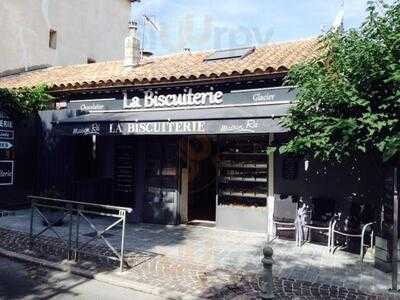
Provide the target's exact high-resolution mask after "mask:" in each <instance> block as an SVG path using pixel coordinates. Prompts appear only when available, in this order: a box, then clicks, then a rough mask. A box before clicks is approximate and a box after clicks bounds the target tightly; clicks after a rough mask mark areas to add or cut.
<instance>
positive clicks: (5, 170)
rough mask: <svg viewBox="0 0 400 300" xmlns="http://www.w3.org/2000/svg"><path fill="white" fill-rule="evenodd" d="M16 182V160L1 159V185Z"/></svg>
mask: <svg viewBox="0 0 400 300" xmlns="http://www.w3.org/2000/svg"><path fill="white" fill-rule="evenodd" d="M13 184H14V161H12V160H0V185H13Z"/></svg>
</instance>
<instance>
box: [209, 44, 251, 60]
mask: <svg viewBox="0 0 400 300" xmlns="http://www.w3.org/2000/svg"><path fill="white" fill-rule="evenodd" d="M254 50H255V47H245V48H236V49H226V50H218V51H215V52H214V53H213V54H211V55H209V56H208V57H207V58H206V59H205V60H204V61H213V60H220V59H230V58H244V57H246V56H247V55H249V54H251V53H253V52H254Z"/></svg>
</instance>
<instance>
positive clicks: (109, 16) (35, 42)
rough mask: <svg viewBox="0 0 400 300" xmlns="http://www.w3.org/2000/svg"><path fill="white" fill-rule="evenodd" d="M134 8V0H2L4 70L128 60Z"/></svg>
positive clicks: (0, 63) (0, 22)
mask: <svg viewBox="0 0 400 300" xmlns="http://www.w3.org/2000/svg"><path fill="white" fill-rule="evenodd" d="M129 7H130V1H129V0H1V1H0V37H1V38H0V72H2V71H5V70H10V69H16V68H21V67H30V66H35V65H43V64H50V65H66V64H79V63H86V61H87V58H88V57H91V58H94V59H95V60H96V61H97V62H98V61H105V60H116V59H122V58H123V50H124V48H123V41H124V38H125V37H126V34H127V24H128V21H129V15H130V9H129ZM50 29H54V30H56V31H57V49H55V50H54V49H51V48H49V30H50Z"/></svg>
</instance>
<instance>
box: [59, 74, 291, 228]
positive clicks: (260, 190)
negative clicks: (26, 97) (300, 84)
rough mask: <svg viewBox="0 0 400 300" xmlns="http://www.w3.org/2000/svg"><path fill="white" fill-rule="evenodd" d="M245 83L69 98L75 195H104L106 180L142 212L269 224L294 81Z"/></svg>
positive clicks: (67, 136)
mask: <svg viewBox="0 0 400 300" xmlns="http://www.w3.org/2000/svg"><path fill="white" fill-rule="evenodd" d="M263 85H264V86H265V85H267V87H262V86H263ZM232 87H234V89H233V88H232ZM246 87H247V88H245V89H243V88H242V87H240V86H239V84H237V83H235V84H229V85H228V84H223V85H221V84H216V85H207V86H201V85H200V86H196V85H195V86H190V85H189V86H185V87H181V88H176V89H174V90H171V89H163V88H152V89H145V90H143V91H137V90H135V89H132V90H126V89H121V90H117V91H115V96H114V95H109V98H101V99H98V98H93V97H90V98H87V99H73V100H70V101H69V102H68V103H67V108H66V109H65V110H63V111H62V112H63V114H64V116H63V117H59V118H58V119H57V120H56V121H54V119H53V121H52V126H53V128H54V132H55V135H56V136H57V137H58V138H61V139H64V140H68V144H69V146H71V147H72V148H74V149H75V150H73V151H70V152H71V153H74V154H73V155H72V156H73V157H71V161H70V162H69V164H70V165H71V166H73V167H72V168H73V169H74V171H73V172H72V173H73V174H74V175H73V177H74V183H73V185H74V190H75V192H74V195H71V196H72V197H73V198H75V199H76V198H78V199H77V200H86V201H87V200H89V201H90V202H96V201H99V200H100V199H99V196H98V195H99V192H98V191H99V190H100V191H101V194H102V196H105V195H107V197H103V198H104V199H102V201H107V202H112V203H113V204H118V205H123V206H129V207H133V208H134V213H133V218H132V221H134V222H149V223H161V224H180V223H200V224H203V225H211V226H214V225H215V226H217V227H220V228H226V229H236V230H249V231H258V232H266V231H267V223H268V201H273V200H271V199H273V196H274V191H273V176H274V171H273V170H274V169H273V159H271V156H268V154H267V148H268V147H269V145H270V144H271V143H272V141H273V138H274V135H277V134H284V133H285V132H286V129H285V128H283V127H282V126H281V125H280V124H279V122H280V118H281V117H282V116H284V115H285V114H286V113H287V111H288V108H289V106H290V104H291V102H292V101H293V100H294V98H295V89H294V88H292V87H282V86H278V87H276V86H275V87H274V86H268V83H266V81H264V82H259V84H258V86H257V85H255V86H254V88H252V87H251V86H250V85H249V84H247V85H246ZM110 96H111V97H110ZM66 112H69V113H66ZM53 113H55V114H60V112H53ZM67 115H68V116H67ZM270 164H272V165H270ZM96 191H97V192H96ZM85 198H86V199H85ZM90 198H91V199H90ZM100 198H102V197H100ZM107 199H108V200H107ZM268 199H269V200H268Z"/></svg>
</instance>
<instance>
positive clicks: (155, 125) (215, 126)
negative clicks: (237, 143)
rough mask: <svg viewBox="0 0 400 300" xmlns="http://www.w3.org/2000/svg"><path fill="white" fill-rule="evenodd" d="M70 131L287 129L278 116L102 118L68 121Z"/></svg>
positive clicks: (67, 131) (165, 132) (155, 132)
mask: <svg viewBox="0 0 400 300" xmlns="http://www.w3.org/2000/svg"><path fill="white" fill-rule="evenodd" d="M58 130H59V132H60V134H67V135H93V134H96V135H98V134H101V135H189V134H235V133H267V132H285V131H286V130H285V129H284V128H283V127H282V126H280V125H279V120H278V119H238V120H229V119H226V120H190V121H170V122H165V121H160V122H101V123H87V124H85V123H79V124H64V125H63V126H61V127H59V128H58Z"/></svg>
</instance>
